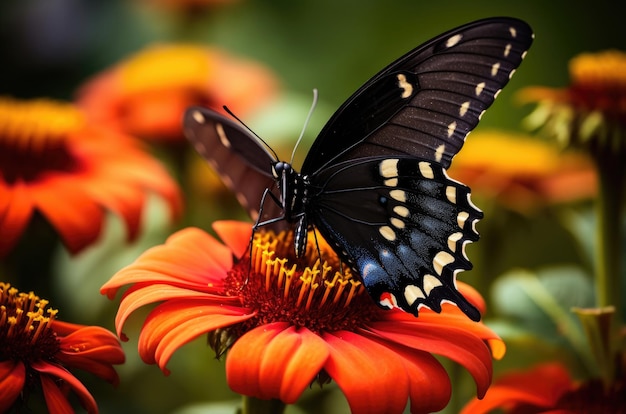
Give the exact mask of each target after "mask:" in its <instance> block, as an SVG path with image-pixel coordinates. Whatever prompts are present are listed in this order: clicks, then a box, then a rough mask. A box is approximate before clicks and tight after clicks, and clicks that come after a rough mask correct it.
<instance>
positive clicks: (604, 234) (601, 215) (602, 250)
mask: <svg viewBox="0 0 626 414" xmlns="http://www.w3.org/2000/svg"><path fill="white" fill-rule="evenodd" d="M605 155H607V156H604V157H598V158H599V159H598V160H597V169H598V184H599V185H598V199H597V203H596V213H597V220H598V225H597V233H596V289H597V292H596V298H597V305H598V306H599V307H606V306H613V307H615V311H616V315H618V316H621V315H622V313H621V309H622V304H621V292H622V285H621V279H622V278H621V241H622V239H621V228H622V226H621V202H622V199H623V189H624V178H623V174H622V168H621V166H620V165H619V164H620V160H616V159H615V157H612V156H611V155H612V154H605Z"/></svg>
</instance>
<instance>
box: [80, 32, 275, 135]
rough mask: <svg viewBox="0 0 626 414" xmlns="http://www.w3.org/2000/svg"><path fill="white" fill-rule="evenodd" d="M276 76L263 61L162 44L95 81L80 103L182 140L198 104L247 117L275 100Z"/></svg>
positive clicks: (132, 130) (123, 127) (107, 119)
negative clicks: (187, 116) (185, 121)
mask: <svg viewBox="0 0 626 414" xmlns="http://www.w3.org/2000/svg"><path fill="white" fill-rule="evenodd" d="M276 87H277V82H276V80H275V78H274V76H273V75H272V74H271V73H270V72H269V71H268V70H267V69H266V68H264V67H263V66H261V65H260V64H258V63H255V62H251V61H247V60H243V59H239V58H235V57H233V56H230V55H229V54H227V53H225V52H223V51H220V50H218V49H215V48H208V47H202V46H194V45H190V44H157V45H153V46H150V47H148V48H146V49H144V50H142V51H140V52H138V53H137V54H135V55H133V56H131V57H129V58H127V59H126V60H124V61H122V62H120V63H118V64H117V65H115V66H114V67H112V68H110V69H108V70H106V71H105V72H103V73H101V74H99V75H97V76H95V77H94V78H92V79H91V80H89V81H88V82H87V83H86V84H85V85H84V86H83V87H82V88H81V89H80V90H79V93H78V103H79V105H80V106H82V107H83V108H84V109H85V110H86V112H87V113H88V114H89V115H90V116H91V117H92V118H93V119H94V120H97V121H99V122H103V123H106V124H107V125H109V126H113V127H115V128H117V129H118V130H120V131H122V132H126V133H128V134H131V135H135V136H139V137H141V138H146V139H153V140H179V139H181V140H182V137H183V135H182V129H181V120H182V116H183V112H184V111H185V109H187V107H189V106H192V105H201V106H207V107H212V108H213V109H216V110H221V108H222V106H223V105H228V107H229V108H230V109H231V110H232V111H234V112H235V113H236V114H238V115H244V114H245V113H248V112H249V111H251V110H252V109H254V108H255V107H257V106H259V105H261V104H263V103H265V102H266V101H267V100H268V99H270V98H271V97H272V96H273V94H274V91H275V90H276Z"/></svg>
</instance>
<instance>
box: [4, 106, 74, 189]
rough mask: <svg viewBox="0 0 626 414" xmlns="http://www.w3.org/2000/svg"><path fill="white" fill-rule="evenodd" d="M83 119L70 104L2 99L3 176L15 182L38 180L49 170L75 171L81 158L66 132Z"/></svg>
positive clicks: (5, 179)
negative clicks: (76, 155)
mask: <svg viewBox="0 0 626 414" xmlns="http://www.w3.org/2000/svg"><path fill="white" fill-rule="evenodd" d="M82 123H83V119H82V116H81V114H80V113H79V112H78V111H77V110H76V109H75V108H74V107H73V106H72V105H69V104H62V103H58V102H52V101H46V100H36V101H31V102H21V101H17V100H13V99H8V98H4V99H0V176H1V177H2V178H3V180H4V181H5V182H7V183H9V184H13V183H15V182H20V181H25V182H30V181H35V180H37V179H39V178H41V177H42V176H43V175H44V174H45V173H46V172H47V171H58V172H68V173H69V172H72V171H75V170H76V169H77V168H78V167H79V166H78V161H77V159H76V158H75V157H74V156H73V155H72V153H71V152H70V151H69V147H68V142H67V134H68V133H70V132H73V131H75V130H77V129H78V128H79V127H80V126H81V125H82Z"/></svg>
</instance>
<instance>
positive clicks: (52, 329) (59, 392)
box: [0, 283, 124, 413]
mask: <svg viewBox="0 0 626 414" xmlns="http://www.w3.org/2000/svg"><path fill="white" fill-rule="evenodd" d="M47 305H48V301H46V300H42V299H40V298H39V297H38V296H36V295H35V294H34V293H33V292H30V293H20V292H18V290H17V289H15V288H12V287H11V286H10V285H9V284H7V283H0V412H3V413H4V412H7V411H9V410H10V409H12V408H17V410H18V411H20V410H19V407H21V406H23V405H25V404H26V403H27V401H26V399H27V398H28V396H29V395H30V394H31V393H32V392H33V391H35V390H37V389H40V388H41V389H42V390H43V394H44V398H45V401H46V404H47V406H48V411H49V412H50V413H71V412H73V410H72V408H71V405H70V402H69V401H68V400H67V391H69V390H70V389H71V390H72V391H73V392H74V393H75V394H76V395H77V397H78V399H79V401H80V403H81V405H82V406H83V407H84V408H85V409H86V410H87V411H88V412H89V413H97V412H98V406H97V404H96V401H95V399H94V398H93V396H92V395H91V394H90V393H89V391H88V390H87V388H85V386H84V385H83V384H82V383H81V382H80V381H79V380H78V379H77V378H76V377H74V375H72V373H71V372H70V371H68V369H74V368H75V369H82V370H85V371H88V372H91V373H92V374H94V375H96V376H98V377H100V378H102V379H104V380H106V381H108V382H110V383H112V384H113V385H116V386H117V384H118V382H119V378H118V376H117V373H116V372H115V369H114V368H113V365H114V364H122V363H123V362H124V351H122V348H121V346H120V344H119V341H118V340H117V338H116V337H115V335H113V334H112V333H111V332H109V331H107V330H106V329H104V328H101V327H99V326H83V325H75V324H71V323H66V322H61V321H59V320H56V319H55V317H56V314H57V310H54V309H50V308H47V309H46V306H47Z"/></svg>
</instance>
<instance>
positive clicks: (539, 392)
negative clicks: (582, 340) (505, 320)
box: [462, 363, 626, 414]
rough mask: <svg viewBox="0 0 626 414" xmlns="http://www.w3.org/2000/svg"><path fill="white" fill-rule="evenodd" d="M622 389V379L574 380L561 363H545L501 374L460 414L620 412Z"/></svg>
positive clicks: (624, 404) (625, 386)
mask: <svg viewBox="0 0 626 414" xmlns="http://www.w3.org/2000/svg"><path fill="white" fill-rule="evenodd" d="M625 391H626V382H624V381H618V382H616V383H615V384H613V385H612V387H610V388H609V389H607V388H605V387H604V386H603V384H602V382H601V381H587V382H581V383H576V382H574V381H572V379H571V377H570V375H569V373H568V372H567V370H566V369H565V368H564V367H563V366H562V365H561V364H558V363H547V364H542V365H538V366H536V367H534V368H532V369H530V370H528V371H524V372H511V373H509V374H507V375H505V376H503V377H502V378H500V379H499V380H498V381H496V383H495V384H494V385H493V386H492V387H491V388H490V389H489V392H488V393H487V395H486V396H485V398H483V399H482V400H473V401H471V402H470V403H469V404H467V405H466V406H465V408H464V409H463V411H462V414H483V413H485V414H486V413H490V412H492V411H493V410H499V411H498V412H505V413H514V414H536V413H548V412H549V413H559V414H575V413H624V412H626V392H625Z"/></svg>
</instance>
